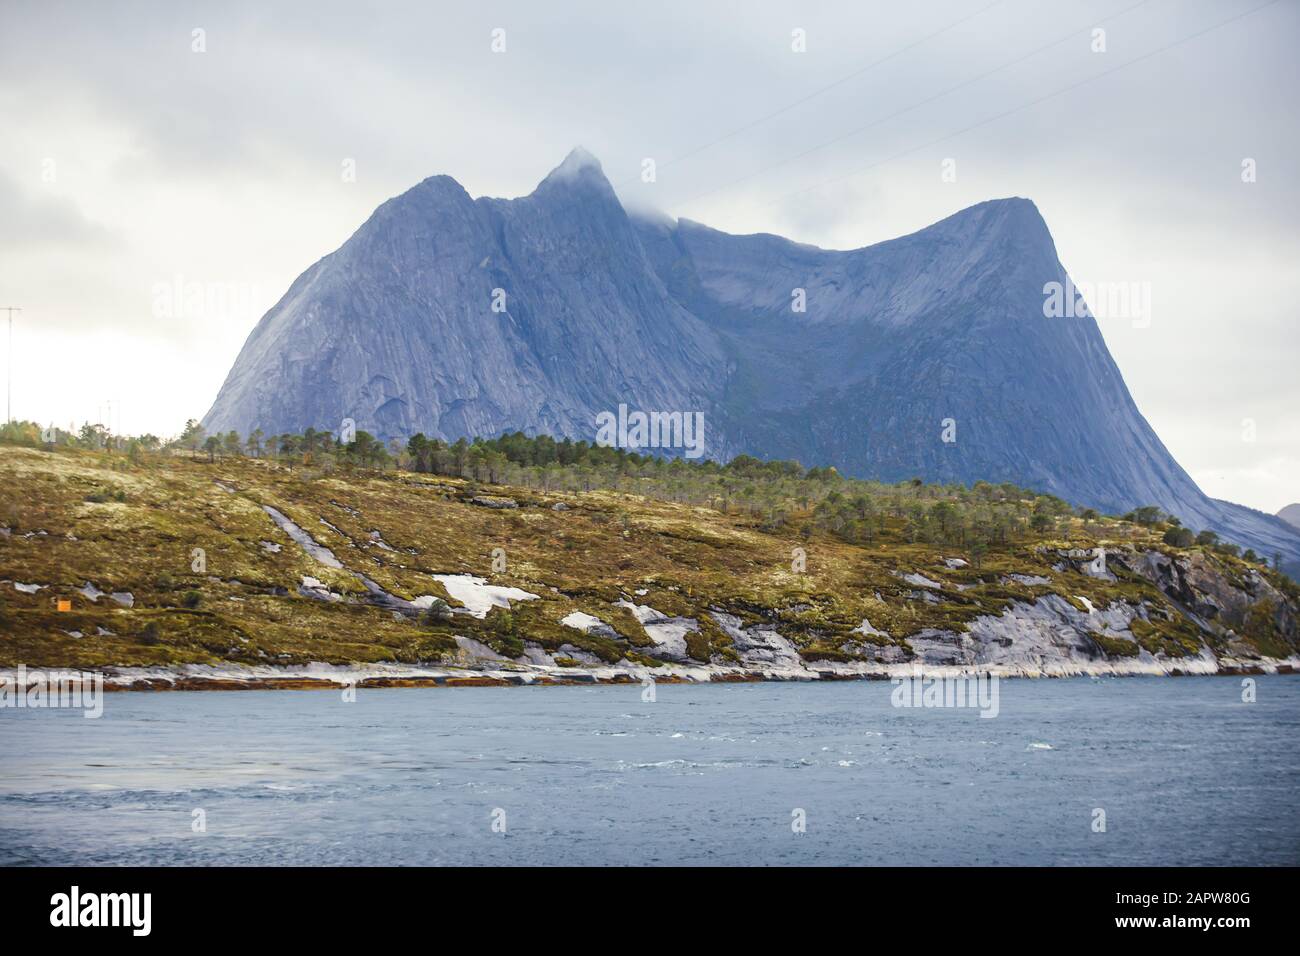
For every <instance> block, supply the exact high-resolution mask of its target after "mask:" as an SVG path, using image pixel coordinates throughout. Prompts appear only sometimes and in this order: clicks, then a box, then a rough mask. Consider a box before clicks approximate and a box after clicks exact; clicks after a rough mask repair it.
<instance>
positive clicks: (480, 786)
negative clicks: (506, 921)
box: [0, 676, 1300, 865]
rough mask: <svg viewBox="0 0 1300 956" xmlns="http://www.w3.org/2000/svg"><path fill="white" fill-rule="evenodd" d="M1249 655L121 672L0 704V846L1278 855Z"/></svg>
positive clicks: (112, 854)
mask: <svg viewBox="0 0 1300 956" xmlns="http://www.w3.org/2000/svg"><path fill="white" fill-rule="evenodd" d="M1255 680H1256V682H1257V697H1258V699H1257V701H1256V702H1255V703H1244V702H1243V701H1242V685H1241V679H1239V678H1226V677H1208V678H1191V677H1189V678H1149V679H1146V678H1127V679H1105V680H1093V679H1074V680H1016V681H1012V680H1004V681H1002V682H1001V685H1000V701H999V704H1000V707H999V714H998V716H997V717H996V718H993V719H988V718H981V717H980V716H979V712H978V711H976V710H959V709H946V710H945V709H905V708H895V707H893V706H891V703H890V696H891V693H892V691H893V690H894V688H893V686H892V685H891V684H890V683H888V682H876V681H872V682H853V683H831V684H740V685H667V686H660V687H658V688H657V693H656V696H657V699H656V700H655V701H654V702H653V703H647V702H643V701H642V699H641V697H642V688H641V687H640V686H631V685H629V686H576V687H574V686H570V687H538V688H457V689H449V688H438V689H384V690H365V689H362V690H360V691H358V692H357V700H356V702H355V703H345V702H344V701H343V700H342V695H341V694H340V693H339V692H337V691H319V692H316V691H265V692H263V691H257V692H196V693H121V694H112V695H109V696H108V698H107V699H106V702H105V709H104V714H103V717H102V718H100V719H98V720H88V719H85V718H83V717H82V715H81V713H80V712H78V711H74V710H62V711H59V710H44V711H38V710H6V711H0V746H3V752H4V754H5V762H4V765H5V769H4V773H3V774H0V863H3V864H7V865H14V864H36V865H40V864H114V863H122V864H153V863H161V864H348V865H357V864H362V865H364V864H388V863H396V864H546V863H553V864H710V863H713V864H815V863H820V864H888V865H912V864H1084V865H1110V864H1180V865H1195V864H1292V865H1294V864H1297V863H1300V812H1297V809H1296V802H1295V797H1296V793H1297V787H1298V785H1300V734H1298V733H1297V731H1298V730H1300V677H1290V676H1276V677H1270V676H1265V677H1258V678H1255ZM796 808H799V809H802V810H803V811H804V813H805V815H806V821H807V830H806V832H805V833H802V834H796V833H794V832H793V831H792V827H791V822H792V812H793V811H794V810H795V809H796ZM1095 808H1102V809H1104V810H1105V813H1106V832H1104V833H1097V832H1094V831H1093V820H1094V817H1095V814H1094V810H1095ZM198 809H201V810H203V811H204V813H205V815H206V827H207V829H206V832H204V833H195V832H193V830H192V821H193V820H194V818H195V815H194V811H195V810H198ZM497 811H504V824H505V832H504V833H502V832H494V829H493V826H492V824H493V821H494V819H496V820H498V821H501V820H502V815H501V813H500V812H497ZM494 812H496V815H495V817H494Z"/></svg>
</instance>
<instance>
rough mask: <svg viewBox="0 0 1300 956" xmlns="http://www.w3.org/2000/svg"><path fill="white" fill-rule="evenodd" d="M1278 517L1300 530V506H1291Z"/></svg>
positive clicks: (1284, 509) (1278, 514) (1280, 512)
mask: <svg viewBox="0 0 1300 956" xmlns="http://www.w3.org/2000/svg"><path fill="white" fill-rule="evenodd" d="M1277 516H1278V517H1279V518H1281V519H1282V520H1283V521H1285V522H1286V523H1287V524H1289V525H1291V527H1293V528H1300V504H1289V505H1287V506H1286V507H1285V508H1283V509H1282V510H1281V511H1279V512H1278V513H1277Z"/></svg>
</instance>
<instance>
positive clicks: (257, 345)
mask: <svg viewBox="0 0 1300 956" xmlns="http://www.w3.org/2000/svg"><path fill="white" fill-rule="evenodd" d="M494 306H495V308H494ZM724 371H725V370H724V364H723V355H722V352H721V350H720V349H719V346H718V342H717V339H716V336H714V335H713V334H712V333H711V332H710V331H709V330H708V329H707V328H706V327H705V326H704V325H703V323H701V322H700V320H699V319H698V318H696V317H695V316H693V315H691V314H690V313H689V312H687V311H686V310H685V309H683V308H682V307H681V306H680V305H678V304H677V303H676V302H674V301H673V300H672V298H671V297H669V296H668V295H667V294H666V292H665V290H664V288H663V285H662V283H661V282H660V281H659V278H658V277H657V276H656V275H655V273H654V271H653V270H652V269H651V268H650V266H649V264H648V263H647V261H646V259H645V255H644V253H643V251H642V249H641V246H640V243H639V241H638V239H637V236H636V233H635V231H634V230H633V228H632V225H631V223H630V222H629V220H628V218H627V215H626V214H625V213H624V211H623V208H622V206H621V205H620V204H619V202H618V199H617V197H615V195H614V192H613V190H612V189H611V188H610V186H609V183H608V182H607V181H606V179H605V177H604V175H603V174H602V173H601V171H600V167H599V164H598V163H596V161H595V160H594V159H592V158H591V157H590V156H589V155H587V154H585V153H582V152H580V151H575V152H574V153H573V154H571V155H570V156H569V158H568V159H566V160H565V162H564V163H563V164H562V165H561V166H560V167H559V168H557V169H556V170H555V171H553V172H552V173H551V174H550V175H549V176H547V178H546V179H545V180H544V181H543V182H542V183H541V185H539V186H538V188H537V189H536V190H535V191H534V192H533V193H532V195H530V196H528V197H525V198H523V199H516V200H499V199H479V200H474V199H471V198H470V196H469V194H468V193H466V192H465V190H464V189H462V188H461V187H460V185H459V184H457V183H456V182H455V181H454V180H452V179H450V178H449V177H446V176H435V177H433V178H430V179H426V180H425V181H424V182H422V183H420V184H419V185H418V186H416V187H414V188H413V189H411V190H409V191H408V192H406V193H404V194H402V195H401V196H398V197H397V198H396V199H392V200H390V201H389V202H387V203H385V204H384V205H382V206H380V207H379V209H378V210H376V211H375V213H374V215H372V216H371V218H370V219H369V220H368V221H367V222H366V223H365V224H364V225H363V226H362V227H361V228H360V229H358V230H357V232H356V233H355V234H354V235H353V236H352V237H351V238H350V239H349V240H348V241H347V242H346V243H345V244H344V245H343V247H342V248H340V249H339V250H338V251H337V252H335V253H333V254H331V255H329V256H326V257H325V258H324V259H322V260H321V261H320V262H318V263H317V264H316V265H314V266H313V267H312V268H311V269H309V270H308V271H307V272H306V273H304V275H303V276H302V277H301V278H299V279H298V281H297V282H295V283H294V284H293V286H292V288H290V290H289V292H288V294H286V295H285V297H284V298H283V299H282V300H281V301H280V302H279V303H277V304H276V306H275V307H274V308H273V309H272V310H271V311H270V312H268V313H267V315H266V316H265V317H264V318H263V319H262V321H261V322H260V323H259V325H258V327H257V328H256V330H254V332H253V334H252V335H251V336H250V337H249V339H248V342H247V343H246V344H245V346H244V348H243V350H242V351H241V352H240V355H239V358H238V359H237V360H236V362H235V366H234V368H233V369H232V371H231V373H230V376H229V377H228V379H227V380H226V383H225V385H224V386H223V387H222V389H221V392H220V394H219V395H218V396H217V400H216V402H215V403H214V405H213V407H212V410H211V411H209V412H208V415H207V416H206V418H205V419H204V425H205V427H207V428H208V430H209V431H225V430H229V429H232V428H233V429H235V430H237V431H240V432H241V433H243V432H247V431H250V430H252V429H254V428H261V429H262V430H263V431H264V432H267V433H268V434H269V433H275V432H281V431H287V430H295V431H296V430H301V429H303V428H305V427H308V426H315V427H325V428H330V429H337V428H338V427H339V422H341V421H342V420H343V419H344V418H351V419H353V420H354V421H355V422H356V425H357V427H358V428H362V429H366V430H368V431H371V432H372V433H374V434H377V435H380V436H382V437H391V436H398V437H405V436H409V435H411V434H414V433H415V432H418V431H423V432H424V433H425V434H427V435H430V436H435V437H441V438H444V439H451V440H454V439H455V438H458V437H460V436H475V435H494V434H499V433H501V432H504V431H512V430H515V429H524V430H526V431H528V432H530V433H539V432H546V433H550V434H555V435H570V436H573V437H584V438H588V439H590V438H592V437H593V436H594V427H595V426H594V419H595V416H596V415H597V414H598V413H599V412H601V411H610V410H616V409H617V407H618V405H619V403H620V402H630V403H633V404H634V405H636V406H639V407H640V408H643V409H661V410H677V411H688V410H689V411H701V412H708V411H710V410H711V407H712V401H711V392H712V390H713V388H714V387H715V383H716V382H717V381H718V380H720V379H721V378H722V377H723V375H724ZM707 437H709V436H707V435H706V438H707ZM709 451H710V452H711V453H713V454H723V453H725V451H726V449H725V448H723V447H721V446H711V447H710V448H709Z"/></svg>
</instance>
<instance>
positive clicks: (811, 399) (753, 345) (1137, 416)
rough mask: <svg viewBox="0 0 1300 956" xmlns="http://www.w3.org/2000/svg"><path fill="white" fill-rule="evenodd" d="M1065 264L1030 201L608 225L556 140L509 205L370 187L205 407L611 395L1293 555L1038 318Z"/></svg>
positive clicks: (498, 409)
mask: <svg viewBox="0 0 1300 956" xmlns="http://www.w3.org/2000/svg"><path fill="white" fill-rule="evenodd" d="M1066 281H1067V277H1066V273H1065V270H1064V268H1063V267H1062V266H1061V264H1060V262H1059V261H1058V260H1057V257H1056V249H1055V246H1054V244H1053V242H1052V237H1051V235H1050V234H1049V232H1048V230H1047V226H1046V224H1045V223H1044V222H1043V219H1042V217H1041V216H1040V215H1039V213H1038V210H1037V209H1036V208H1035V206H1034V205H1033V203H1032V202H1030V201H1028V200H1026V199H1003V200H995V201H991V202H985V203H981V204H979V205H977V206H973V207H971V208H969V209H966V210H963V211H962V212H959V213H957V214H955V215H953V216H950V217H948V218H947V219H945V220H943V221H942V222H939V223H936V224H935V225H933V226H930V227H928V228H926V229H922V230H921V231H920V232H917V233H914V234H912V235H910V236H905V237H903V238H900V239H894V240H891V241H889V242H883V243H880V244H878V245H874V246H868V247H866V248H863V249H857V250H853V251H849V252H831V251H826V250H822V249H818V248H815V247H813V246H807V245H801V244H798V243H794V242H791V241H789V240H786V239H782V238H780V237H778V236H771V235H755V236H732V235H728V234H727V233H723V232H718V231H716V230H713V229H709V228H707V227H705V226H702V225H699V224H698V223H693V222H690V221H689V220H680V221H678V222H673V221H671V220H667V219H663V220H656V219H653V218H642V217H629V215H628V214H627V213H626V212H625V211H624V209H623V207H622V205H621V204H620V203H619V200H618V198H617V197H616V196H615V194H614V191H613V189H612V188H611V187H610V185H609V182H608V181H607V180H606V179H605V176H604V174H603V173H602V171H601V168H600V164H599V163H598V162H597V161H596V160H595V159H594V158H592V157H591V156H590V155H589V154H587V153H585V152H584V151H582V150H575V151H574V152H573V153H571V154H570V155H569V156H568V158H566V159H565V161H564V162H563V163H562V164H561V165H560V166H559V167H558V168H557V169H555V170H554V171H552V172H551V174H550V175H548V176H547V177H546V179H544V180H543V181H542V183H541V184H540V185H539V186H538V187H537V189H536V190H534V191H533V193H532V194H531V195H529V196H526V197H523V198H519V199H513V200H502V199H489V198H480V199H472V198H471V197H470V196H469V194H468V193H466V192H465V190H464V189H463V188H462V187H461V186H460V185H459V184H458V183H457V182H456V181H455V180H453V179H451V178H449V177H447V176H434V177H432V178H429V179H426V180H424V181H423V182H422V183H420V184H419V185H417V186H415V187H414V188H412V189H410V190H408V191H407V192H405V193H403V194H402V195H401V196H398V197H396V198H395V199H391V200H389V201H388V202H386V203H384V204H383V205H382V206H380V207H379V208H378V209H377V210H376V211H375V213H374V214H373V215H372V216H371V217H370V219H369V220H367V222H366V223H365V224H364V225H362V226H361V228H360V229H358V230H357V232H356V233H355V234H353V236H352V237H351V238H350V239H349V240H348V241H347V242H346V243H344V245H343V246H342V247H341V248H340V249H338V250H337V251H336V252H334V253H332V254H330V255H328V256H326V257H325V258H324V259H322V260H321V261H319V262H318V263H316V264H315V265H314V266H312V267H311V268H310V269H308V270H307V271H306V272H305V273H303V274H302V275H301V276H300V277H299V278H298V279H297V281H295V282H294V284H293V285H292V286H291V287H290V289H289V291H288V292H287V293H286V294H285V296H284V298H283V299H281V300H280V302H279V303H277V304H276V305H275V307H274V308H272V309H271V311H270V312H268V313H267V314H266V315H265V316H264V317H263V318H262V320H261V322H260V323H258V325H257V327H256V328H255V329H254V330H253V333H252V334H251V335H250V336H249V338H248V341H247V342H246V343H245V345H244V348H243V350H242V351H241V352H240V354H239V357H238V359H237V360H236V362H235V365H234V367H233V368H232V369H231V372H230V375H229V376H228V377H227V379H226V382H225V384H224V385H223V386H222V389H221V392H220V393H219V394H218V396H217V399H216V402H215V403H214V405H213V407H212V409H211V411H209V412H208V414H207V417H206V418H205V419H204V425H205V426H206V427H207V428H208V430H209V431H227V430H230V429H235V430H237V431H239V432H240V433H244V434H246V433H247V432H249V431H250V430H252V429H254V428H260V429H262V430H263V431H264V432H266V433H268V434H271V433H277V432H283V431H299V430H301V429H303V428H306V427H308V426H315V427H318V428H321V427H324V428H329V429H332V430H337V429H338V427H339V423H340V422H341V421H342V420H343V419H344V418H351V419H353V420H354V421H355V422H356V427H357V428H361V429H366V430H368V431H370V432H372V433H374V434H377V435H380V436H383V437H393V436H396V437H401V438H405V437H406V436H409V435H411V434H413V433H415V432H417V431H422V432H424V433H425V434H426V435H429V436H431V437H433V436H436V437H440V438H444V439H448V440H454V439H456V438H458V437H461V436H471V437H472V436H475V435H482V436H491V435H496V434H500V433H502V432H507V431H513V430H516V429H519V430H522V431H524V432H527V433H529V434H536V433H539V432H546V433H550V434H554V435H557V436H558V435H566V436H570V437H572V438H575V439H587V440H592V439H594V438H595V437H596V432H597V421H596V418H597V415H599V414H600V413H601V412H610V411H616V410H617V409H618V406H619V405H620V404H625V405H627V406H628V408H629V409H631V410H633V411H635V410H644V411H682V412H693V411H701V412H703V413H704V415H705V421H706V440H707V453H708V454H710V455H712V456H714V457H721V458H725V457H729V456H731V455H733V454H736V453H739V452H747V453H750V454H754V455H758V456H761V457H767V458H772V457H779V458H796V459H798V460H800V461H802V462H804V463H805V464H809V465H811V464H833V465H835V466H836V467H838V468H839V469H840V470H841V471H844V472H847V473H849V474H853V475H858V476H865V477H877V478H881V479H884V480H889V481H896V480H900V479H904V478H910V477H913V476H922V477H925V478H927V479H930V480H941V481H960V482H965V483H969V482H972V481H975V480H979V479H984V480H987V481H992V482H1000V481H1013V482H1016V483H1018V484H1021V485H1026V486H1030V487H1034V488H1038V489H1041V490H1044V491H1049V492H1052V493H1055V494H1058V495H1060V496H1062V497H1064V498H1066V499H1067V500H1069V501H1071V502H1074V503H1078V504H1083V505H1091V506H1093V507H1097V508H1099V509H1102V510H1106V511H1124V510H1127V509H1129V508H1131V507H1134V506H1137V505H1144V504H1155V505H1159V506H1161V507H1163V508H1165V509H1167V510H1169V511H1171V512H1173V513H1175V514H1178V515H1179V516H1180V517H1182V519H1183V520H1184V521H1185V522H1186V523H1187V524H1189V525H1190V526H1192V527H1195V528H1198V529H1199V528H1203V527H1212V528H1214V529H1216V530H1218V531H1220V532H1221V533H1222V534H1223V535H1225V536H1226V537H1228V538H1230V539H1232V540H1235V541H1238V542H1240V543H1242V544H1244V545H1246V546H1250V547H1254V548H1255V549H1256V550H1257V551H1260V552H1261V553H1263V554H1265V555H1271V554H1272V553H1274V552H1275V551H1278V552H1281V553H1282V554H1283V555H1284V557H1285V558H1286V559H1288V560H1293V561H1296V562H1300V531H1297V530H1296V529H1295V528H1293V527H1292V526H1290V525H1288V524H1287V523H1285V522H1283V521H1282V520H1280V519H1278V518H1277V517H1275V516H1272V515H1266V514H1263V513H1262V512H1256V511H1252V510H1251V509H1247V508H1242V507H1240V506H1238V505H1233V504H1231V503H1228V502H1221V501H1216V500H1214V499H1211V498H1209V497H1207V496H1206V495H1205V494H1204V493H1202V492H1201V490H1200V489H1199V488H1198V487H1197V486H1196V484H1195V483H1194V482H1193V481H1192V480H1191V478H1190V477H1188V475H1187V473H1186V472H1184V471H1183V469H1182V468H1181V467H1180V466H1179V465H1178V463H1177V462H1176V461H1174V459H1173V457H1172V456H1171V455H1170V454H1169V452H1168V451H1167V450H1166V449H1165V447H1164V445H1163V444H1162V443H1161V441H1160V439H1159V438H1158V437H1157V436H1156V434H1155V432H1154V431H1152V429H1151V427H1150V426H1149V425H1148V424H1147V422H1146V420H1145V419H1144V418H1143V417H1142V415H1141V413H1140V412H1139V411H1138V409H1137V407H1136V405H1135V404H1134V402H1133V399H1132V397H1131V396H1130V395H1129V392H1128V389H1127V388H1126V387H1125V385H1124V381H1123V377H1122V376H1121V375H1120V372H1119V369H1118V368H1117V367H1116V366H1115V363H1114V361H1113V360H1112V359H1111V357H1110V353H1109V351H1108V350H1107V348H1106V344H1105V342H1104V340H1103V339H1102V336H1101V333H1100V331H1099V329H1098V327H1097V324H1096V321H1095V320H1094V319H1092V318H1091V317H1081V318H1045V317H1044V314H1043V300H1044V285H1045V284H1046V283H1048V282H1060V283H1065V282H1066ZM799 290H802V291H799ZM494 303H495V305H496V308H497V309H498V310H500V311H494V309H493V306H494ZM800 306H802V310H800ZM945 428H946V431H947V437H948V438H955V441H944V440H943V437H944V432H945Z"/></svg>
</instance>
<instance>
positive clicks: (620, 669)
mask: <svg viewBox="0 0 1300 956" xmlns="http://www.w3.org/2000/svg"><path fill="white" fill-rule="evenodd" d="M41 673H43V674H45V675H46V676H48V677H55V676H56V675H60V674H63V675H66V674H70V673H79V674H87V673H92V674H93V673H97V674H102V675H103V679H104V689H105V690H106V691H205V690H226V691H239V690H339V689H342V688H346V687H356V688H364V689H380V688H388V687H548V686H574V685H599V684H611V685H612V684H643V683H646V682H647V681H653V682H654V683H656V684H700V683H762V682H790V681H798V682H810V681H847V680H893V679H897V678H905V677H914V676H918V675H923V676H926V677H954V676H959V675H977V674H978V675H990V676H997V677H999V678H1021V679H1030V680H1032V679H1040V678H1045V679H1064V678H1072V677H1073V678H1077V677H1090V678H1099V677H1189V676H1202V677H1204V676H1224V677H1233V676H1247V675H1262V674H1297V673H1300V657H1291V658H1286V659H1280V660H1279V659H1274V658H1258V659H1244V658H1243V659H1232V658H1220V659H1218V660H1212V659H1207V658H1204V657H1197V658H1191V659H1185V660H1181V661H1155V660H1153V661H1102V660H1098V661H1093V662H1089V663H1086V664H1085V663H1080V662H1064V661H1060V662H1052V663H1048V662H1044V663H1042V664H1039V665H1033V666H1026V665H1024V664H1017V665H1012V666H1007V665H981V666H975V667H957V666H951V665H948V666H942V665H941V666H929V667H917V666H915V665H912V664H894V665H879V664H875V665H872V664H865V663H864V664H858V663H855V664H843V663H829V662H826V663H820V664H816V665H810V666H807V667H802V668H774V669H749V668H741V667H726V666H719V665H700V666H696V667H659V668H651V667H643V666H638V665H623V664H620V665H614V666H608V667H590V668H587V667H566V668H556V667H545V666H527V665H520V666H518V667H511V668H503V667H499V666H498V667H492V668H483V669H474V668H455V667H442V666H430V667H421V666H400V665H375V666H372V667H355V666H337V665H329V664H309V665H306V666H301V667H273V666H264V667H215V666H210V665H185V666H181V667H174V668H153V667H150V668H129V667H128V668H102V669H98V670H83V671H71V670H69V669H66V668H56V669H50V670H48V671H44V672H41V671H39V670H38V669H36V668H28V669H26V671H25V679H26V681H27V683H28V684H29V685H30V684H31V683H32V682H34V681H35V680H37V679H39V678H38V677H37V676H36V675H38V674H41ZM18 680H19V674H18V672H17V671H16V670H0V683H4V684H8V685H9V686H14V684H15V683H16V682H17V681H18Z"/></svg>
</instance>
